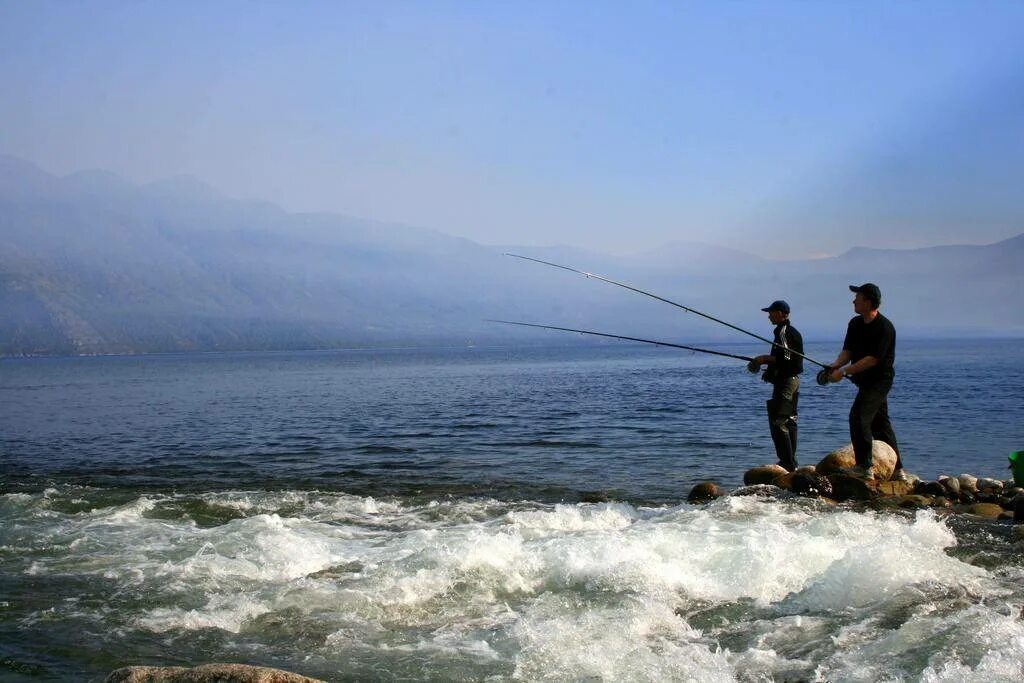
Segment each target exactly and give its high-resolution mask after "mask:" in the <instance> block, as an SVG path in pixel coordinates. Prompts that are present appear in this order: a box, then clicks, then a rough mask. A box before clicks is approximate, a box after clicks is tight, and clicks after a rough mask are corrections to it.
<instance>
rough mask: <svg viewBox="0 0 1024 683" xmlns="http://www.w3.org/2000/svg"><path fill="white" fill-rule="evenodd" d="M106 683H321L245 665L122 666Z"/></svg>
mask: <svg viewBox="0 0 1024 683" xmlns="http://www.w3.org/2000/svg"><path fill="white" fill-rule="evenodd" d="M106 683H322V681H319V680H318V679H316V678H307V677H305V676H300V675H299V674H293V673H289V672H287V671H281V670H280V669H271V668H269V667H265V666H248V665H246V664H203V665H202V666H197V667H195V668H192V669H189V668H186V667H183V666H126V667H124V668H121V669H117V670H116V671H114V672H113V673H111V674H110V675H109V676H107V680H106Z"/></svg>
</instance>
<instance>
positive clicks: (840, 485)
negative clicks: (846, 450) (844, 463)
mask: <svg viewBox="0 0 1024 683" xmlns="http://www.w3.org/2000/svg"><path fill="white" fill-rule="evenodd" d="M828 480H829V481H830V482H831V483H832V497H833V498H835V499H836V500H840V501H842V500H871V499H872V498H874V497H875V495H876V494H875V490H874V489H873V488H872V487H871V486H869V485H868V483H867V482H866V481H864V480H863V479H858V478H857V477H849V476H847V475H845V474H833V475H832V476H830V477H829V478H828Z"/></svg>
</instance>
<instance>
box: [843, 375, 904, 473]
mask: <svg viewBox="0 0 1024 683" xmlns="http://www.w3.org/2000/svg"><path fill="white" fill-rule="evenodd" d="M891 388H892V383H891V382H883V383H882V384H878V385H875V386H870V387H861V388H860V390H859V391H858V392H857V398H855V399H853V407H852V408H850V441H851V442H853V452H854V453H855V454H856V456H857V464H858V465H860V466H862V467H871V443H872V441H874V440H875V439H879V440H881V441H884V442H885V443H887V444H889V445H890V446H892V449H893V450H894V451H896V469H902V468H903V462H902V461H901V460H900V448H899V446H898V445H897V444H896V433H895V432H894V431H893V430H892V423H891V422H889V400H888V397H889V389H891Z"/></svg>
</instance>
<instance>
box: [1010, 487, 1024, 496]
mask: <svg viewBox="0 0 1024 683" xmlns="http://www.w3.org/2000/svg"><path fill="white" fill-rule="evenodd" d="M1022 493H1024V488H1021V487H1020V486H1011V487H1010V488H1009V489H1006V495H1008V496H1010V497H1013V496H1019V495H1020V494H1022Z"/></svg>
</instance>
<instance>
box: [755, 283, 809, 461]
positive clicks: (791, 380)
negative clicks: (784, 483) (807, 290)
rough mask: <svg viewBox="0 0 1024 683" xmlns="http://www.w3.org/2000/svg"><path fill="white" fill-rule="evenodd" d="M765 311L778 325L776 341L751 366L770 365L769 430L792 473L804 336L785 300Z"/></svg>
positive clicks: (780, 457)
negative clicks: (790, 315) (793, 323)
mask: <svg viewBox="0 0 1024 683" xmlns="http://www.w3.org/2000/svg"><path fill="white" fill-rule="evenodd" d="M761 310H762V311H764V312H766V313H767V314H768V320H770V321H771V323H772V324H773V325H775V340H774V343H773V344H772V349H771V353H769V354H768V355H765V356H758V357H757V358H754V359H753V360H752V361H750V365H749V366H748V367H749V368H750V370H751V371H752V372H757V371H758V369H760V367H761V366H762V365H766V366H767V368H766V369H765V371H764V375H763V376H762V379H764V381H765V382H769V383H770V384H771V385H772V397H771V398H770V399H769V400H768V429H769V430H770V431H771V435H772V441H773V442H774V443H775V453H776V455H778V456H779V464H780V465H782V466H783V467H784V468H786V469H787V470H789V471H790V472H792V471H793V470H795V469H796V433H797V429H796V405H797V401H798V400H799V399H800V378H799V375H800V373H801V372H803V371H804V359H803V352H804V339H803V337H802V336H800V333H799V332H798V331H797V330H796V328H795V327H793V326H792V325H790V324H789V304H787V303H786V302H785V301H773V302H772V303H771V305H770V306H768V307H767V308H762V309H761ZM794 352H795V353H794Z"/></svg>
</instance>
